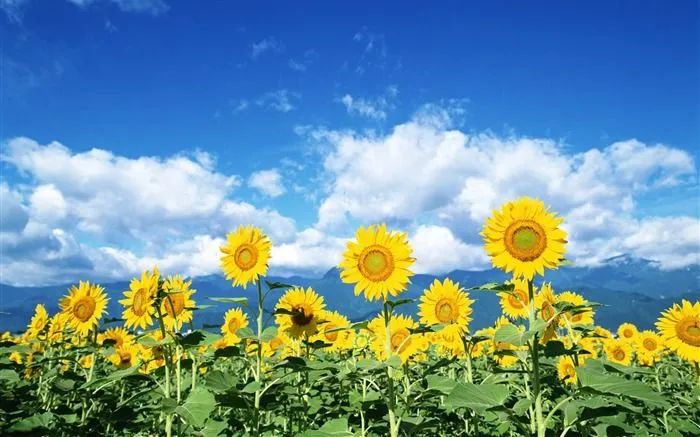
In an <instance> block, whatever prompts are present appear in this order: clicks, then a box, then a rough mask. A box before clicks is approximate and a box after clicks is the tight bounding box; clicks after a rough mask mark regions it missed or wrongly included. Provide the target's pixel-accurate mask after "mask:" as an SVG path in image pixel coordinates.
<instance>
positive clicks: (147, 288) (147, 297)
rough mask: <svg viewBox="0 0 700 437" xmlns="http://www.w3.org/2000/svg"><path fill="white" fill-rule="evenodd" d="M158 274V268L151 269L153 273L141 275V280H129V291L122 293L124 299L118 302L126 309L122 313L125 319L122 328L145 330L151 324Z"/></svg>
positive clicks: (146, 272)
mask: <svg viewBox="0 0 700 437" xmlns="http://www.w3.org/2000/svg"><path fill="white" fill-rule="evenodd" d="M159 280H160V274H159V273H158V268H157V267H154V268H153V273H152V274H149V273H148V270H147V271H145V272H143V273H142V274H141V280H138V279H136V278H134V279H132V280H131V283H130V284H129V289H130V290H129V291H125V292H124V296H125V297H126V298H125V299H122V300H120V301H119V303H120V304H122V305H124V306H125V307H126V309H125V310H124V312H123V313H122V318H124V319H126V321H125V322H124V326H125V327H127V328H129V327H132V326H133V327H139V328H141V329H146V328H148V327H149V326H151V325H152V324H153V317H152V316H153V314H154V313H155V308H154V306H153V303H154V302H155V299H156V295H157V294H158V282H159Z"/></svg>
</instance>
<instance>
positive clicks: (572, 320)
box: [558, 291, 593, 325]
mask: <svg viewBox="0 0 700 437" xmlns="http://www.w3.org/2000/svg"><path fill="white" fill-rule="evenodd" d="M558 297H559V302H567V303H570V304H572V305H577V306H578V305H588V301H587V300H586V299H584V297H583V296H581V295H580V294H577V293H574V292H571V291H563V292H561V293H560V294H559V296H558ZM578 311H581V312H578V313H577V314H572V313H571V312H565V313H564V314H563V316H564V319H565V320H566V322H568V323H569V324H570V325H592V324H593V310H592V309H590V308H587V309H586V310H585V311H584V309H580V310H578ZM563 321H564V320H562V322H563ZM562 324H563V325H566V323H562Z"/></svg>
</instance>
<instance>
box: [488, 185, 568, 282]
mask: <svg viewBox="0 0 700 437" xmlns="http://www.w3.org/2000/svg"><path fill="white" fill-rule="evenodd" d="M563 221H564V219H563V218H558V217H557V214H556V213H555V212H550V211H549V208H548V207H545V204H544V202H542V201H541V200H538V199H531V198H529V197H522V198H520V199H517V200H515V201H513V202H508V203H506V204H505V205H503V206H502V207H501V210H500V211H498V210H494V211H493V216H491V217H489V218H488V219H487V220H486V223H485V225H484V228H483V230H482V232H481V235H482V236H483V237H484V248H485V249H486V253H487V254H488V255H489V256H490V257H491V262H492V264H493V266H494V267H497V268H500V269H502V270H504V271H505V272H507V273H510V272H513V276H515V277H516V278H524V279H527V280H532V278H533V277H534V276H535V274H539V275H540V276H543V275H544V269H545V268H548V269H556V268H558V267H559V265H560V264H561V263H562V261H563V259H564V253H565V251H566V248H565V245H566V243H567V241H566V232H565V231H564V230H562V229H561V228H560V227H559V225H560V224H561V223H562V222H563Z"/></svg>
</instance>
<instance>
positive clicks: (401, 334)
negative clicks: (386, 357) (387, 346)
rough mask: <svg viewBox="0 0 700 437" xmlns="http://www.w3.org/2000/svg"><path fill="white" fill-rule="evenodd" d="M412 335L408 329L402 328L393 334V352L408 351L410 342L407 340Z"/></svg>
mask: <svg viewBox="0 0 700 437" xmlns="http://www.w3.org/2000/svg"><path fill="white" fill-rule="evenodd" d="M409 335H410V333H409V332H408V329H406V328H402V329H399V330H398V331H396V332H394V333H392V334H391V350H392V351H394V352H399V353H401V351H403V350H404V349H406V346H408V341H406V339H407V338H408V336H409Z"/></svg>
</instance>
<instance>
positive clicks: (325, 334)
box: [311, 311, 354, 352]
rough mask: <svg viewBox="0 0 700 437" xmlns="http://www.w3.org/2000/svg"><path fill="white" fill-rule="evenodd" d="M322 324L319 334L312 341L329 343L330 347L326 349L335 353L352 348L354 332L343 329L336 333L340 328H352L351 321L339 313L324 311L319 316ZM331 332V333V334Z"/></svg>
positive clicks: (319, 327)
mask: <svg viewBox="0 0 700 437" xmlns="http://www.w3.org/2000/svg"><path fill="white" fill-rule="evenodd" d="M319 319H320V321H321V323H320V324H319V326H318V331H319V332H318V334H317V335H316V336H314V338H312V339H311V340H312V341H313V340H321V341H323V342H325V343H329V344H330V346H328V347H327V348H325V350H326V351H328V352H334V351H339V350H344V349H349V348H351V347H352V343H353V340H354V339H353V335H354V331H353V330H351V329H343V330H340V331H336V329H338V328H346V327H348V326H350V320H349V319H348V318H347V317H345V316H344V315H342V314H340V313H339V312H338V311H322V312H321V314H320V315H319ZM329 331H330V332H329Z"/></svg>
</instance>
